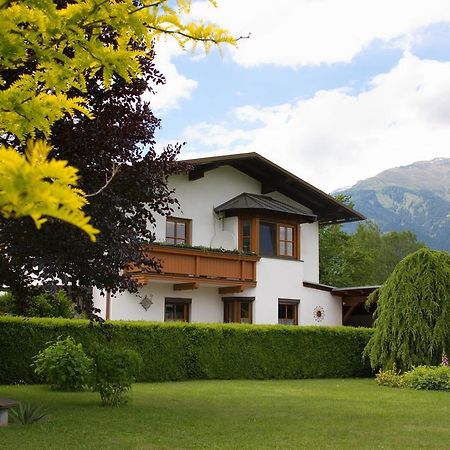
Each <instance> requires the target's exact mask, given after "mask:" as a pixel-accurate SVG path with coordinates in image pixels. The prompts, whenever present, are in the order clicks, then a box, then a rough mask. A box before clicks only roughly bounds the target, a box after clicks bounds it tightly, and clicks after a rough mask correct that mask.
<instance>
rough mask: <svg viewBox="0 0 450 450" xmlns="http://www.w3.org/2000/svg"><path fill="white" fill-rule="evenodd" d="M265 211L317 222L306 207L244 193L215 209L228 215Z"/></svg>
mask: <svg viewBox="0 0 450 450" xmlns="http://www.w3.org/2000/svg"><path fill="white" fill-rule="evenodd" d="M249 210H250V211H264V212H272V213H278V214H286V215H289V216H295V217H296V218H297V219H300V220H301V221H302V222H315V221H316V220H317V216H316V215H315V214H311V212H310V210H308V209H307V208H305V207H302V206H299V207H294V206H291V205H287V204H286V203H283V202H280V201H278V200H274V199H273V198H271V197H267V196H265V195H256V194H247V193H242V194H239V195H238V196H236V197H234V198H232V199H231V200H228V201H227V202H225V203H223V204H222V205H219V206H217V207H215V208H214V211H215V212H216V213H219V212H224V213H226V214H228V215H231V214H234V213H236V212H239V211H249Z"/></svg>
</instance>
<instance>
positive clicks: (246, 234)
mask: <svg viewBox="0 0 450 450" xmlns="http://www.w3.org/2000/svg"><path fill="white" fill-rule="evenodd" d="M241 236H242V237H241V239H242V244H241V249H242V251H244V252H250V251H251V250H252V223H251V221H250V220H249V219H244V220H242V222H241Z"/></svg>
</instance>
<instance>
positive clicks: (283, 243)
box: [278, 225, 294, 257]
mask: <svg viewBox="0 0 450 450" xmlns="http://www.w3.org/2000/svg"><path fill="white" fill-rule="evenodd" d="M278 254H279V255H280V256H291V257H292V256H294V227H293V226H292V225H278Z"/></svg>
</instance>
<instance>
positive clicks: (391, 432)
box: [0, 379, 450, 450]
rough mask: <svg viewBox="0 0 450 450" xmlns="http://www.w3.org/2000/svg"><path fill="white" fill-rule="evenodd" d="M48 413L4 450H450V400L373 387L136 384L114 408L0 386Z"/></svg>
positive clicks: (10, 431) (0, 391) (7, 432)
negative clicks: (125, 400)
mask: <svg viewBox="0 0 450 450" xmlns="http://www.w3.org/2000/svg"><path fill="white" fill-rule="evenodd" d="M0 397H11V398H14V399H18V400H20V401H23V402H32V403H38V404H43V405H45V406H46V408H47V409H48V410H49V411H50V413H51V416H50V417H49V418H48V420H46V421H45V422H40V423H38V424H35V425H31V426H18V425H13V426H10V427H8V428H4V429H0V448H2V449H11V450H14V449H20V450H24V449H80V450H81V449H97V450H98V449H102V448H107V449H155V448H158V449H165V448H170V449H182V448H207V449H219V448H224V449H238V448H239V449H263V448H271V449H274V448H289V449H292V448H308V449H316V448H333V449H338V448H343V449H348V448H355V449H363V448H388V449H394V448H399V449H400V448H401V449H405V448H408V449H412V448H449V443H450V420H449V417H450V393H445V392H424V391H414V390H410V389H402V390H399V389H392V388H387V387H379V386H377V385H376V384H375V382H374V381H373V380H368V379H353V380H351V379H345V380H295V381H190V382H177V383H153V384H149V383H146V384H136V385H134V387H133V392H132V395H131V401H130V403H129V404H127V405H125V406H122V407H120V408H104V407H101V406H99V396H98V394H97V393H89V392H86V393H60V392H52V391H49V390H48V388H47V387H45V386H0Z"/></svg>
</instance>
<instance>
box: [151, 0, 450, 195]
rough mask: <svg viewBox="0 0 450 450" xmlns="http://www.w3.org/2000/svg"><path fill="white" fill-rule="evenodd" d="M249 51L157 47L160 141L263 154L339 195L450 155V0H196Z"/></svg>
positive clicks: (199, 150) (191, 148) (204, 14)
mask: <svg viewBox="0 0 450 450" xmlns="http://www.w3.org/2000/svg"><path fill="white" fill-rule="evenodd" d="M192 17H193V18H194V19H200V18H201V19H204V20H207V21H212V22H214V23H217V24H219V25H220V26H223V27H225V28H227V29H228V30H230V32H231V33H232V34H233V35H234V36H247V35H248V34H250V38H249V39H242V40H240V41H239V42H238V47H237V48H233V47H230V46H226V47H222V49H221V51H220V52H219V51H218V50H212V51H210V52H209V53H208V54H206V55H205V54H204V53H203V52H201V51H198V50H197V51H196V52H194V53H192V52H188V51H183V50H181V49H180V48H178V47H177V45H176V44H175V43H174V42H173V41H170V40H166V41H164V42H159V43H158V44H157V47H156V52H157V56H156V66H157V68H158V69H159V70H160V71H161V72H162V73H163V74H164V75H165V77H166V84H165V85H164V86H161V87H158V89H157V91H158V92H157V93H156V94H155V95H154V96H151V97H149V99H150V104H151V106H152V109H153V110H154V111H155V112H156V114H157V116H158V117H160V118H161V120H162V124H161V129H160V130H159V131H158V133H157V140H158V145H159V146H164V145H167V144H168V143H173V142H186V145H185V146H184V147H183V150H182V153H181V156H180V158H181V159H188V158H196V157H204V156H212V155H221V154H230V153H241V152H257V153H260V154H261V155H263V156H265V157H267V158H269V159H270V160H272V161H273V162H275V163H277V164H279V165H281V166H282V167H284V168H285V169H287V170H289V171H291V172H292V173H294V174H295V175H297V176H299V177H300V178H302V179H304V180H305V181H308V182H309V183H312V184H313V185H315V186H317V187H318V188H320V189H322V190H324V191H326V192H332V191H333V190H336V189H339V188H344V187H349V186H352V185H353V184H355V183H356V182H357V181H358V180H361V179H365V178H368V177H371V176H374V175H376V174H377V173H379V172H381V171H383V170H386V169H388V168H391V167H397V166H401V165H407V164H411V163H413V162H415V161H422V160H430V159H434V158H439V157H444V158H450V1H449V0H427V1H423V0H395V1H393V0H376V1H372V0H340V1H336V0H277V1H276V2H273V1H269V0H246V1H238V0H219V1H218V7H217V8H214V7H213V6H211V4H210V3H209V2H205V1H194V2H193V7H192Z"/></svg>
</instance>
